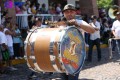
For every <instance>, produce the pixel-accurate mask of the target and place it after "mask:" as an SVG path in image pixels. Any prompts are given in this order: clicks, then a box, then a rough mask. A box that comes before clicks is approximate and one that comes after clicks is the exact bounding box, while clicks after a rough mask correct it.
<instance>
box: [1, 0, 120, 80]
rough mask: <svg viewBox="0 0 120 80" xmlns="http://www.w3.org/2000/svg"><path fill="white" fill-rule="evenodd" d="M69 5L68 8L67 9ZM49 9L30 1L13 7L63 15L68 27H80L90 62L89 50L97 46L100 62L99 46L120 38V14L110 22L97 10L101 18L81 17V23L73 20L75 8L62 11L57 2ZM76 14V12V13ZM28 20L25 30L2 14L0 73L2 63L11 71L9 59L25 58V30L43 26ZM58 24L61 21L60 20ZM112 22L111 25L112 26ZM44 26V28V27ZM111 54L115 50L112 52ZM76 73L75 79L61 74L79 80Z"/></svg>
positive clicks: (24, 10) (19, 9)
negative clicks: (111, 39) (114, 38)
mask: <svg viewBox="0 0 120 80" xmlns="http://www.w3.org/2000/svg"><path fill="white" fill-rule="evenodd" d="M69 6H71V7H69ZM49 8H50V9H49V10H47V9H46V5H45V4H42V5H41V7H40V4H35V3H30V1H27V2H26V3H25V4H23V5H22V6H21V7H19V6H16V7H15V10H16V13H17V14H21V13H24V14H60V15H64V17H65V18H66V21H69V22H70V24H72V25H75V26H76V27H79V28H81V29H83V30H84V31H85V32H84V36H85V42H86V46H87V45H88V46H89V50H88V56H87V61H88V62H91V61H92V50H93V46H94V45H96V47H97V52H98V61H101V59H102V53H101V48H100V44H101V43H105V44H107V42H108V39H110V38H111V37H113V36H114V37H117V38H118V37H120V28H119V26H120V23H119V18H120V12H118V13H117V14H116V19H117V20H116V21H115V22H114V23H113V21H114V20H112V19H110V18H109V17H108V15H107V14H106V12H105V11H99V12H100V15H99V18H98V17H97V16H96V15H91V16H90V17H88V16H87V15H82V19H83V20H84V21H83V20H80V19H79V20H76V19H75V15H77V13H76V9H75V7H74V6H73V5H71V4H69V5H66V6H65V7H64V9H63V10H62V9H61V4H60V3H58V4H57V5H56V8H55V7H49ZM78 13H79V12H78ZM28 18H31V21H29V19H28V20H26V21H28V24H23V26H24V27H27V28H25V29H23V30H22V29H20V28H19V25H18V24H12V23H11V19H12V17H10V16H8V13H7V12H5V13H4V14H3V17H2V24H1V25H0V51H1V52H0V69H1V70H2V67H3V66H2V64H3V61H4V63H6V64H7V67H9V68H10V69H11V70H17V69H16V68H14V67H13V66H12V64H11V60H13V59H22V58H23V57H24V50H23V47H24V45H23V42H24V40H25V38H26V36H27V30H29V29H33V28H36V27H42V26H43V25H42V24H43V23H44V22H42V20H41V19H39V18H37V17H34V19H32V18H33V17H31V16H29V17H28ZM60 21H61V20H60ZM112 23H113V24H112ZM46 26H47V25H46ZM118 43H119V45H120V42H119V40H118ZM113 51H114V49H113ZM78 75H79V73H78V74H76V75H75V76H71V75H68V76H67V75H64V76H65V77H67V79H66V80H68V79H69V78H70V80H78Z"/></svg>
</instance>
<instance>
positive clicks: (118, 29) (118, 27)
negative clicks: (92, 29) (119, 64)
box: [112, 12, 120, 52]
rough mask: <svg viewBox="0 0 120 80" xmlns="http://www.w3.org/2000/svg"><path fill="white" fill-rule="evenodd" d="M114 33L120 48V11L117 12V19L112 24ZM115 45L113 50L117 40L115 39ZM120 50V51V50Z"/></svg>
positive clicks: (113, 49)
mask: <svg viewBox="0 0 120 80" xmlns="http://www.w3.org/2000/svg"><path fill="white" fill-rule="evenodd" d="M112 33H113V35H114V36H115V38H118V40H117V42H118V46H119V47H118V48H119V49H120V12H117V13H116V20H115V21H114V22H113V25H112ZM113 42H114V43H113V44H114V45H113V48H112V51H115V46H116V44H115V41H113ZM119 52H120V51H119Z"/></svg>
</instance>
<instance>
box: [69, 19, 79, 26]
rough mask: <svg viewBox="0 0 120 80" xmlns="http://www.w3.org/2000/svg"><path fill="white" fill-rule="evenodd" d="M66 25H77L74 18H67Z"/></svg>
mask: <svg viewBox="0 0 120 80" xmlns="http://www.w3.org/2000/svg"><path fill="white" fill-rule="evenodd" d="M68 25H75V26H78V24H77V22H76V20H75V19H72V20H69V21H68Z"/></svg>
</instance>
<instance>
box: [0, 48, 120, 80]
mask: <svg viewBox="0 0 120 80" xmlns="http://www.w3.org/2000/svg"><path fill="white" fill-rule="evenodd" d="M119 57H120V56H119V55H118V54H117V53H115V54H114V55H113V59H111V60H110V59H109V53H108V48H104V49H102V60H101V61H100V62H98V61H97V58H96V51H94V52H93V61H92V62H91V63H88V62H85V64H84V66H83V69H82V71H81V73H80V76H79V79H80V80H120V65H119V63H120V62H119V60H120V59H119ZM15 67H16V68H17V69H18V70H17V71H7V72H6V74H2V75H0V80H62V79H60V76H59V74H57V73H54V74H51V75H50V74H48V73H46V74H42V73H36V76H37V77H35V78H32V79H30V78H28V77H29V75H30V73H31V70H30V69H28V67H27V65H26V64H19V65H15Z"/></svg>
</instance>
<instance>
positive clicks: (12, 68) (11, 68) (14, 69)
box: [9, 67, 18, 71]
mask: <svg viewBox="0 0 120 80" xmlns="http://www.w3.org/2000/svg"><path fill="white" fill-rule="evenodd" d="M9 68H10V70H12V71H16V70H18V69H17V68H14V67H9Z"/></svg>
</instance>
